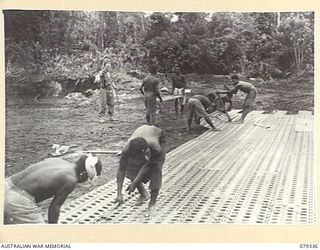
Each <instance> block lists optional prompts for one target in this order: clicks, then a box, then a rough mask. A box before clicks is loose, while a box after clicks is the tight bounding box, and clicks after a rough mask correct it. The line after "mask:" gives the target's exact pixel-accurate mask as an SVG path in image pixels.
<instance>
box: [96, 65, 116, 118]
mask: <svg viewBox="0 0 320 250" xmlns="http://www.w3.org/2000/svg"><path fill="white" fill-rule="evenodd" d="M110 69H111V64H110V63H108V64H106V67H105V68H104V69H103V70H101V71H100V72H99V73H98V74H97V75H96V77H95V81H94V83H98V84H99V85H100V94H99V111H98V116H99V117H103V116H104V115H105V113H106V106H107V107H108V115H109V119H110V120H111V121H112V120H113V115H114V96H115V91H116V89H117V86H116V84H115V83H114V81H113V80H112V78H111V75H110Z"/></svg>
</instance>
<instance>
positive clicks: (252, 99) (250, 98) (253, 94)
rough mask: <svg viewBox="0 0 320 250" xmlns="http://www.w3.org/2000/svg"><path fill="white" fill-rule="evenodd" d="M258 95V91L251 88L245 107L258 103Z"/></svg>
mask: <svg viewBox="0 0 320 250" xmlns="http://www.w3.org/2000/svg"><path fill="white" fill-rule="evenodd" d="M256 96H257V91H256V90H251V91H250V92H249V94H248V95H247V97H246V99H245V101H244V105H243V106H244V107H248V108H250V107H254V106H255V105H256V102H255V101H256Z"/></svg>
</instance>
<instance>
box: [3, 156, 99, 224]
mask: <svg viewBox="0 0 320 250" xmlns="http://www.w3.org/2000/svg"><path fill="white" fill-rule="evenodd" d="M101 170H102V164H101V161H100V160H99V159H98V158H97V157H94V156H92V155H91V154H90V155H82V156H80V158H79V159H78V160H77V161H76V163H70V162H68V161H65V160H63V159H59V158H48V159H45V160H43V161H41V162H38V163H36V164H32V165H30V166H29V167H27V168H26V169H24V170H22V171H21V172H19V173H16V174H14V175H12V176H10V177H8V178H6V180H5V191H4V224H44V223H46V222H45V218H44V217H43V216H42V209H41V207H40V205H39V204H38V203H40V202H42V201H44V200H47V199H50V198H53V199H52V201H51V203H50V206H49V209H48V223H58V220H59V215H60V208H61V206H62V205H63V203H64V202H65V200H66V199H67V197H68V195H69V194H70V193H71V192H72V191H73V190H74V188H75V187H76V185H77V184H78V183H82V182H85V181H89V182H93V181H94V180H95V179H96V178H97V176H99V175H100V173H101Z"/></svg>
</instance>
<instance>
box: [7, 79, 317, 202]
mask: <svg viewBox="0 0 320 250" xmlns="http://www.w3.org/2000/svg"><path fill="white" fill-rule="evenodd" d="M255 85H256V87H257V89H258V97H257V109H258V110H264V111H266V112H271V111H272V110H287V111H289V112H290V113H296V112H298V111H299V110H311V111H314V89H313V87H314V86H313V79H308V80H306V79H305V80H302V81H296V82H293V81H291V82H288V81H287V82H285V83H281V84H280V83H276V82H273V83H268V84H267V83H260V84H255ZM208 87H211V86H201V87H198V88H197V89H193V93H196V92H197V90H201V89H204V88H208ZM120 94H121V93H120ZM243 98H244V95H243V94H241V93H238V94H237V96H235V98H234V108H241V104H242V102H243ZM97 109H98V107H97V105H96V103H95V102H94V101H92V102H91V103H88V104H86V105H82V106H77V105H74V104H70V103H68V102H67V101H66V100H65V99H64V98H46V99H40V100H39V101H38V102H36V103H35V102H18V101H17V100H14V99H9V98H7V100H6V134H5V136H6V138H5V143H6V145H5V146H6V147H5V149H6V152H5V176H10V175H12V174H14V173H16V172H18V171H20V170H22V169H24V168H25V167H27V166H28V165H30V164H32V163H36V162H38V161H40V160H42V159H44V158H47V157H51V155H50V152H52V150H51V147H52V145H53V144H60V145H76V147H73V148H71V149H70V151H69V153H70V154H66V155H64V156H62V158H64V159H67V160H70V161H74V160H75V159H76V158H77V157H76V155H75V154H72V153H76V152H79V151H82V150H83V151H87V150H121V149H122V147H123V145H124V144H125V142H126V140H127V139H128V137H129V136H130V135H131V133H132V132H133V131H134V129H136V128H137V127H139V126H140V125H142V124H144V123H145V114H144V105H143V103H142V100H141V99H140V98H137V97H135V98H133V97H129V96H128V95H126V96H124V95H121V96H120V99H119V103H118V105H116V107H115V113H116V114H115V118H116V119H117V120H116V121H109V120H108V119H106V122H104V123H102V122H101V119H100V118H98V116H97ZM157 124H158V126H159V127H161V128H162V129H164V131H165V133H166V137H167V144H168V146H167V150H168V152H169V151H171V150H172V149H174V148H176V147H178V146H179V145H181V144H183V143H185V142H187V141H189V140H190V139H192V138H194V137H196V136H198V135H200V134H201V133H203V132H204V131H206V128H204V127H194V125H193V129H192V130H191V131H190V132H187V131H186V130H185V124H186V116H185V117H184V118H183V119H176V117H175V113H174V106H173V100H168V101H165V102H164V103H163V104H162V114H159V115H158V117H157ZM99 157H100V159H101V160H102V163H103V165H104V168H103V173H102V176H101V177H100V178H99V180H98V182H97V183H96V184H95V185H94V186H91V185H88V184H79V185H78V187H77V188H76V189H75V190H74V191H73V193H72V194H71V195H70V196H69V198H68V201H70V200H72V199H74V198H77V197H79V196H81V195H82V194H84V193H86V192H88V191H90V190H92V189H94V188H96V187H97V186H100V185H102V184H104V183H106V182H108V181H110V180H112V179H114V178H115V175H116V168H117V165H118V161H119V157H118V156H116V155H115V154H100V155H99Z"/></svg>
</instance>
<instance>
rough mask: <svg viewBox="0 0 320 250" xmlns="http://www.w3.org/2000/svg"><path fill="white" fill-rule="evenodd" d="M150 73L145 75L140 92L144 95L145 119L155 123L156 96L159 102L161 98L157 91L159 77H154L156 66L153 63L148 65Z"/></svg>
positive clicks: (149, 122)
mask: <svg viewBox="0 0 320 250" xmlns="http://www.w3.org/2000/svg"><path fill="white" fill-rule="evenodd" d="M149 71H150V75H148V76H147V77H145V78H144V79H143V81H142V84H141V86H140V89H139V90H140V92H141V93H142V95H143V97H144V104H145V107H146V113H147V114H146V119H147V122H148V124H153V125H154V124H155V122H156V113H157V97H158V98H159V100H160V102H162V98H161V96H160V92H159V82H160V81H159V79H158V78H157V77H156V74H157V67H156V66H155V65H151V66H150V69H149Z"/></svg>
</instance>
